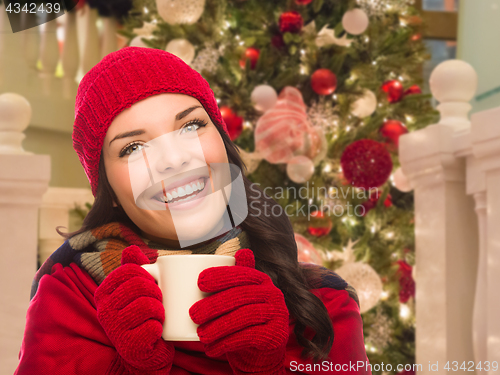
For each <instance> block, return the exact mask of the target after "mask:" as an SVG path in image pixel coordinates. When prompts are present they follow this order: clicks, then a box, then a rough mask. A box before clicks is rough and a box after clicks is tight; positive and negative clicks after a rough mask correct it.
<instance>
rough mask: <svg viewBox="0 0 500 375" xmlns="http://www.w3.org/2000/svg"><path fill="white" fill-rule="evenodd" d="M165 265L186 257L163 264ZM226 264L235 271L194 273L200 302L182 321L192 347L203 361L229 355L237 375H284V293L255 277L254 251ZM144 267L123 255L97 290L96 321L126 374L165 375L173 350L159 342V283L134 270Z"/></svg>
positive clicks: (129, 253)
mask: <svg viewBox="0 0 500 375" xmlns="http://www.w3.org/2000/svg"><path fill="white" fill-rule="evenodd" d="M197 256H198V257H199V256H200V255H193V256H189V257H197ZM209 256H210V257H214V255H209ZM169 257H186V255H178V256H177V255H168V256H165V257H161V258H169ZM161 258H160V259H161ZM225 258H228V257H225ZM229 258H231V257H229ZM231 259H232V260H233V261H235V263H233V264H235V265H234V266H231V265H229V266H216V267H213V266H212V267H211V266H208V267H209V268H206V269H204V270H203V271H201V272H198V274H199V276H198V277H197V278H196V279H195V280H197V284H198V287H199V290H201V292H203V296H204V297H205V298H198V299H199V300H198V301H197V302H195V303H194V304H193V303H191V304H190V306H191V308H189V316H190V318H189V317H187V318H188V319H189V320H191V319H192V322H194V323H193V324H194V327H195V329H196V330H197V336H198V337H199V338H198V337H197V338H196V339H197V340H199V341H201V342H202V343H203V344H204V346H205V353H206V354H207V355H208V356H210V357H217V356H221V355H223V354H226V357H227V359H228V361H229V364H230V365H231V367H232V369H233V371H234V372H235V373H236V374H240V373H242V374H243V373H245V374H249V373H253V374H260V375H264V374H266V375H271V374H280V375H281V374H285V367H284V357H285V348H286V343H287V341H288V309H287V307H286V304H285V299H284V296H283V293H282V292H281V290H279V289H278V288H277V287H276V286H275V285H274V284H273V282H272V280H271V278H270V277H269V276H268V275H266V274H265V273H263V272H260V271H258V270H256V269H255V259H254V256H253V253H252V251H251V250H249V249H241V250H239V251H238V252H237V253H236V255H235V258H231ZM127 262H129V264H126V263H127ZM148 263H149V260H148V259H147V257H146V256H145V255H144V254H143V253H142V252H141V251H140V249H139V248H138V247H136V246H130V247H128V248H127V249H125V250H124V252H123V256H122V266H121V267H118V268H117V269H116V270H114V271H113V272H111V273H110V274H109V275H108V276H107V277H106V278H105V279H104V281H103V282H102V283H101V285H100V286H99V287H98V288H97V290H96V293H95V301H96V307H97V313H98V319H99V321H100V323H101V325H102V326H103V328H104V330H105V332H106V334H107V335H108V337H109V338H110V340H111V342H112V343H113V344H114V345H115V347H116V350H117V352H118V353H119V355H120V356H121V358H122V359H123V362H124V364H123V365H124V367H126V368H127V369H128V370H129V371H130V372H132V373H141V374H156V373H158V374H159V373H169V372H170V368H171V366H172V362H173V357H174V351H175V350H174V346H173V343H172V342H169V341H164V340H163V339H162V334H163V337H165V327H166V325H165V324H164V323H165V309H164V306H165V307H167V306H166V305H165V295H162V291H161V290H160V287H159V286H158V285H157V284H156V283H155V279H158V277H156V276H155V278H153V277H152V276H151V275H150V274H149V273H148V272H147V271H146V270H145V269H144V268H142V267H140V266H139V264H148ZM160 277H161V276H160ZM158 284H159V285H160V286H161V284H164V283H160V282H159V283H158ZM207 293H211V294H210V295H208V294H207ZM164 294H165V293H164ZM170 305H171V303H170ZM166 315H167V320H168V319H169V316H170V315H169V314H168V313H167V314H166ZM196 325H199V326H198V327H197V328H196ZM180 340H183V339H180Z"/></svg>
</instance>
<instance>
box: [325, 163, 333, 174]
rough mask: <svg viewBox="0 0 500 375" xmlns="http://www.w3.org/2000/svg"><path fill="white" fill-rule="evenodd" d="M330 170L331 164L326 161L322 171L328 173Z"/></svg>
mask: <svg viewBox="0 0 500 375" xmlns="http://www.w3.org/2000/svg"><path fill="white" fill-rule="evenodd" d="M331 170H332V165H331V164H330V163H327V164H326V165H325V167H324V168H323V172H325V173H328V172H330V171H331Z"/></svg>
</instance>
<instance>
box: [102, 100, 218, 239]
mask: <svg viewBox="0 0 500 375" xmlns="http://www.w3.org/2000/svg"><path fill="white" fill-rule="evenodd" d="M130 132H134V133H131V134H125V133H130ZM146 143H147V144H146ZM103 157H104V166H105V169H106V175H107V178H108V181H109V184H110V185H111V188H112V189H113V191H114V193H115V195H116V197H117V199H118V202H113V205H114V206H117V205H121V206H122V208H123V210H124V211H125V212H126V214H127V215H128V217H129V218H130V219H131V220H132V221H133V222H134V223H135V224H136V225H137V226H138V227H139V228H140V230H141V234H142V235H143V236H144V237H146V238H149V239H151V240H154V241H157V242H160V243H164V244H167V245H173V246H179V242H180V241H181V240H184V236H190V237H191V238H190V239H197V238H203V237H204V236H205V239H207V238H211V237H213V236H214V235H215V234H216V233H217V232H218V231H219V230H220V229H221V228H222V223H221V218H222V216H223V214H224V212H225V204H224V201H223V200H222V196H220V194H219V195H218V194H211V195H210V192H211V191H210V189H209V187H210V185H211V184H213V183H214V182H216V181H215V179H216V178H217V173H214V170H213V169H210V168H209V167H208V166H210V165H211V164H213V165H214V166H215V165H223V164H218V163H228V158H227V153H226V149H225V146H224V143H223V140H222V137H221V136H220V134H219V132H218V130H217V128H216V126H215V125H214V124H213V123H212V121H211V119H210V117H209V116H208V114H207V112H206V111H205V109H204V108H203V106H202V105H201V103H200V102H199V101H198V100H197V99H195V98H193V97H191V96H188V95H184V94H177V93H175V94H174V93H163V94H158V95H154V96H150V97H148V98H146V99H144V100H141V101H139V102H137V103H134V104H133V105H132V106H131V107H130V108H127V109H125V110H123V111H122V112H121V113H120V114H118V115H117V116H116V117H115V118H114V120H113V122H112V123H111V125H110V127H109V128H108V131H107V133H106V137H105V138H104V144H103ZM200 176H201V177H200ZM210 177H212V178H213V179H214V180H211V179H210ZM181 180H182V181H181ZM187 180H189V181H192V182H189V181H187ZM186 181H187V183H185V182H186ZM198 182H200V184H198ZM187 185H189V187H190V188H187ZM203 185H204V186H205V187H203ZM172 186H175V187H172ZM193 186H194V187H193ZM196 187H197V188H198V190H195V189H196ZM181 191H182V193H181ZM190 191H192V193H189V192H190ZM159 192H160V193H159ZM174 192H175V193H174ZM207 192H208V193H207ZM139 193H142V194H141V195H140V196H139ZM167 193H168V194H167ZM188 193H189V194H188ZM198 194H199V196H198ZM175 195H177V198H174V196H175ZM181 195H182V196H181ZM202 196H203V197H204V198H199V197H202ZM163 197H167V198H166V199H167V201H168V200H171V201H170V205H171V206H170V208H169V205H166V204H165V203H162V202H160V201H158V198H160V200H161V199H165V198H163ZM186 197H187V198H186ZM191 197H192V198H191ZM209 198H210V199H209ZM180 199H185V200H186V203H185V204H182V202H179V203H180V204H177V207H176V204H175V202H176V201H178V200H180ZM190 199H191V200H192V201H191V202H190V203H188V202H187V201H188V200H190ZM182 206H184V208H183V207H182ZM185 207H188V208H185ZM176 229H177V230H176ZM186 233H187V234H186ZM207 236H208V237H207ZM193 243H196V242H193Z"/></svg>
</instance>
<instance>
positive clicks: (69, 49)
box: [61, 8, 80, 99]
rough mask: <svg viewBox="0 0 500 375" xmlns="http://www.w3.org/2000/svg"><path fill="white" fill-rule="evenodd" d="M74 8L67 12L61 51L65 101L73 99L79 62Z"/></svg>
mask: <svg viewBox="0 0 500 375" xmlns="http://www.w3.org/2000/svg"><path fill="white" fill-rule="evenodd" d="M76 12H77V10H76V8H75V9H73V10H72V11H70V12H67V13H66V15H65V16H64V17H66V23H65V25H64V46H63V50H62V61H61V63H62V67H63V71H64V77H63V96H64V98H66V99H69V98H74V94H75V93H74V91H75V86H76V73H77V71H78V64H79V62H80V51H79V49H78V37H77V32H76Z"/></svg>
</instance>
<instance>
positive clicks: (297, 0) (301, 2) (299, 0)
mask: <svg viewBox="0 0 500 375" xmlns="http://www.w3.org/2000/svg"><path fill="white" fill-rule="evenodd" d="M311 2H312V0H295V4H297V5H307V4H310V3H311Z"/></svg>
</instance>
